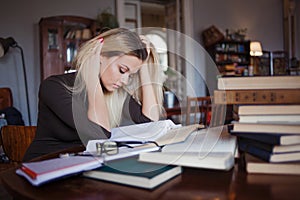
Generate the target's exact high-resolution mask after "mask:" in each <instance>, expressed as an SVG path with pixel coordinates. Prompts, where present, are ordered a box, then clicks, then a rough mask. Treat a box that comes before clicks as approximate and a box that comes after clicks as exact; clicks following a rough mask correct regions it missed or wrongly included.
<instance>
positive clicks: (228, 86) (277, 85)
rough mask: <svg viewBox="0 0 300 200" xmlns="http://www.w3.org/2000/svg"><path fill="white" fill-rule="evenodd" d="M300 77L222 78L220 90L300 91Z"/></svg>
mask: <svg viewBox="0 0 300 200" xmlns="http://www.w3.org/2000/svg"><path fill="white" fill-rule="evenodd" d="M299 88H300V76H254V77H245V76H244V77H221V78H219V79H218V89H219V90H249V89H252V90H255V89H299Z"/></svg>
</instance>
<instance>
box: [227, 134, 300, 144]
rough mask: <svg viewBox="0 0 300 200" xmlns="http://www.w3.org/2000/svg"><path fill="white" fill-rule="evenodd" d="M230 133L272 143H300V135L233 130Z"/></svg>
mask: <svg viewBox="0 0 300 200" xmlns="http://www.w3.org/2000/svg"><path fill="white" fill-rule="evenodd" d="M230 134H232V135H235V136H237V137H239V138H248V139H252V140H255V141H260V142H263V143H266V144H271V145H293V144H300V135H294V134H286V133H260V132H256V133H255V132H254V133H253V132H238V131H231V132H230Z"/></svg>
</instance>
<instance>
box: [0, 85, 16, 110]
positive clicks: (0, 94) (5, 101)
mask: <svg viewBox="0 0 300 200" xmlns="http://www.w3.org/2000/svg"><path fill="white" fill-rule="evenodd" d="M12 105H13V99H12V92H11V90H10V89H9V88H0V110H2V109H4V108H7V107H11V106H12Z"/></svg>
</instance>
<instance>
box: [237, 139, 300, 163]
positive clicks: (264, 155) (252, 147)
mask: <svg viewBox="0 0 300 200" xmlns="http://www.w3.org/2000/svg"><path fill="white" fill-rule="evenodd" d="M238 147H239V150H240V151H243V152H247V153H249V154H251V155H253V156H256V157H258V158H260V159H262V160H264V161H267V162H274V163H277V162H289V161H300V151H298V152H297V151H295V152H285V153H273V152H270V151H269V150H266V149H265V148H261V146H259V145H257V143H255V142H249V141H246V140H238Z"/></svg>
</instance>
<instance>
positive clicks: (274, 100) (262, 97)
mask: <svg viewBox="0 0 300 200" xmlns="http://www.w3.org/2000/svg"><path fill="white" fill-rule="evenodd" d="M214 102H215V104H300V89H289V90H271V89H270V90H215V91H214Z"/></svg>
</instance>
